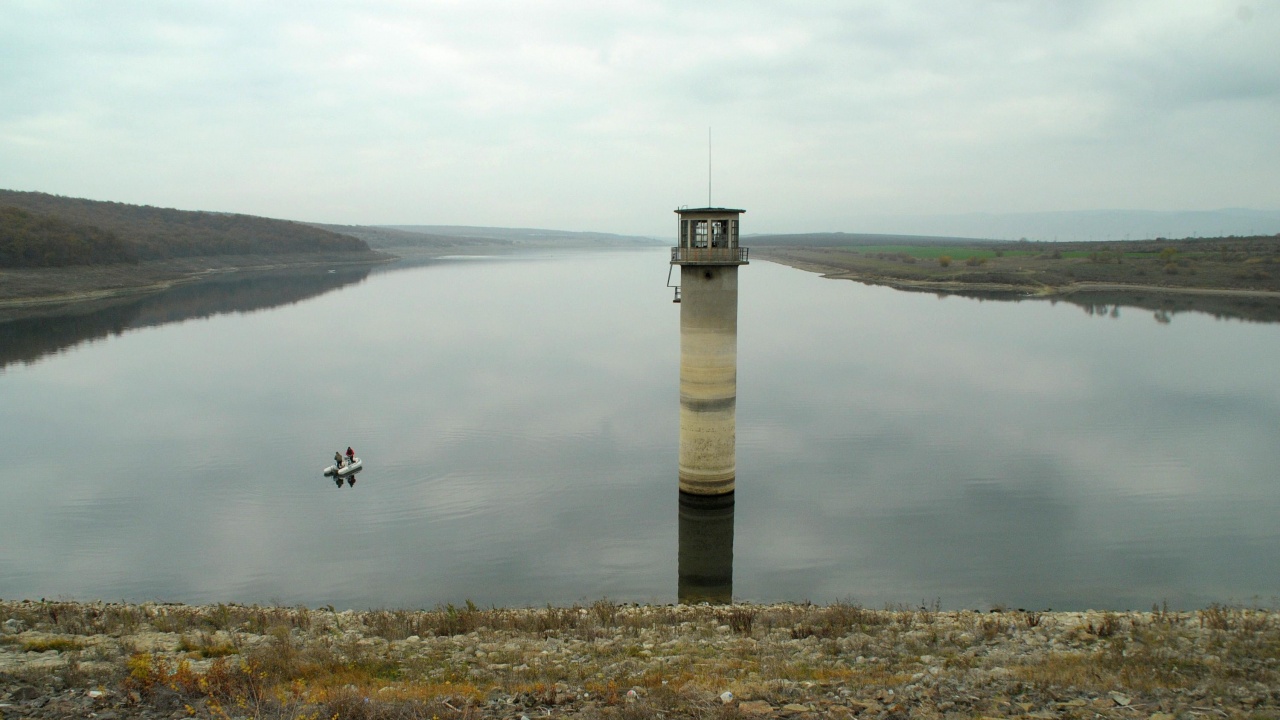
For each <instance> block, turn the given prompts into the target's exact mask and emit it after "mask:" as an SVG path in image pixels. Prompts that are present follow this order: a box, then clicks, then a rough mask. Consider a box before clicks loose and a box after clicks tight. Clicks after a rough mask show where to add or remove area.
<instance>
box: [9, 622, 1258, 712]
mask: <svg viewBox="0 0 1280 720" xmlns="http://www.w3.org/2000/svg"><path fill="white" fill-rule="evenodd" d="M1278 656H1280V613H1278V612H1277V611H1275V610H1266V609H1257V608H1243V607H1227V606H1211V607H1208V608H1205V609H1202V610H1198V611H1195V612H1176V611H1171V610H1168V609H1167V608H1166V609H1161V608H1153V609H1152V611H1151V612H1122V613H1112V612H1093V611H1089V612H1024V611H1012V610H1011V611H1004V612H987V613H980V612H975V611H956V612H952V611H941V610H938V609H936V608H917V609H906V608H902V609H892V610H870V609H866V608H862V607H859V606H857V605H853V604H849V603H836V604H833V605H825V606H824V605H812V604H777V605H730V606H710V605H697V606H635V605H627V604H618V603H614V602H610V601H608V600H601V601H597V602H595V603H591V604H585V605H577V606H573V607H567V608H556V607H548V608H541V609H489V610H484V609H480V608H477V607H475V606H473V605H470V604H468V605H466V606H463V607H454V606H445V607H438V608H436V609H434V610H425V611H408V610H371V611H345V612H338V611H334V610H332V609H325V610H312V609H307V608H302V607H298V608H288V607H260V606H240V605H216V606H203V607H197V606H186V605H166V604H136V605H131V604H113V603H72V602H45V601H40V602H34V601H0V718H3V720H15V719H17V718H70V717H82V718H88V717H92V718H98V720H119V719H121V718H154V719H157V720H159V719H162V718H166V719H167V718H186V717H199V718H242V717H243V718H248V717H269V718H299V719H301V718H308V719H312V720H315V719H319V718H440V719H443V718H515V719H519V718H529V719H530V720H532V719H533V718H538V717H566V718H686V717H687V718H703V717H714V718H814V717H831V718H858V719H859V720H909V719H913V718H921V719H937V720H944V719H946V720H950V719H953V718H979V717H990V718H1006V717H1007V718H1035V719H1037V720H1050V719H1056V718H1064V719H1083V718H1126V719H1129V718H1140V719H1142V720H1193V719H1195V718H1276V717H1280V664H1278V663H1280V661H1278V660H1277V657H1278Z"/></svg>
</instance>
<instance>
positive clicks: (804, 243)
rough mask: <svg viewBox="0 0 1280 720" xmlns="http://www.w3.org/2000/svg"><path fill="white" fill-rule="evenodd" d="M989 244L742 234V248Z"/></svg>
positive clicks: (902, 237)
mask: <svg viewBox="0 0 1280 720" xmlns="http://www.w3.org/2000/svg"><path fill="white" fill-rule="evenodd" d="M975 242H990V241H988V240H985V239H982V238H961V237H945V236H940V235H877V234H872V233H843V232H833V233H797V234H794V235H777V234H772V235H743V236H742V238H741V244H742V245H744V246H746V247H857V246H859V245H950V244H957V245H959V244H965V245H972V244H973V243H975Z"/></svg>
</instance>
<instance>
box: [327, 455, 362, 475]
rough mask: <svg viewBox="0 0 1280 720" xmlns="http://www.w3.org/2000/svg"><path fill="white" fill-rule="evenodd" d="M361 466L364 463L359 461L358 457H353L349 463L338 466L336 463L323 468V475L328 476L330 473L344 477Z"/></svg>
mask: <svg viewBox="0 0 1280 720" xmlns="http://www.w3.org/2000/svg"><path fill="white" fill-rule="evenodd" d="M362 467H364V463H362V462H360V458H354V459H353V460H352V461H351V462H350V463H349V464H347V465H343V466H342V467H338V466H337V465H330V466H329V467H327V468H325V469H324V474H325V477H329V476H332V475H337V476H338V477H346V476H348V475H350V474H351V473H353V472H358V471H359V470H360V468H362Z"/></svg>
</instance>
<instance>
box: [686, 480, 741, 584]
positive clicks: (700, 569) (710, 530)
mask: <svg viewBox="0 0 1280 720" xmlns="http://www.w3.org/2000/svg"><path fill="white" fill-rule="evenodd" d="M679 572H680V584H679V591H678V597H679V598H680V602H681V603H682V604H686V605H692V604H696V603H702V602H708V603H712V604H717V605H720V604H725V605H727V604H729V603H732V602H733V493H729V494H727V495H692V494H689V493H683V492H682V493H680V571H679Z"/></svg>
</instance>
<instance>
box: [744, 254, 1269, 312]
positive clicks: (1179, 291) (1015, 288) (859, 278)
mask: <svg viewBox="0 0 1280 720" xmlns="http://www.w3.org/2000/svg"><path fill="white" fill-rule="evenodd" d="M757 254H758V255H759V256H760V259H761V260H766V261H768V262H774V263H778V264H780V265H786V266H788V267H793V268H795V269H797V270H804V271H805V272H811V273H817V274H818V275H821V276H822V277H824V278H830V279H833V280H852V281H854V282H859V283H863V284H865V285H880V286H884V287H891V288H893V289H895V290H905V291H921V292H939V293H947V294H952V295H964V294H965V293H966V291H967V292H971V293H1006V294H1008V295H1010V296H1017V297H1025V298H1045V299H1052V298H1065V297H1069V296H1072V295H1085V294H1088V293H1091V292H1141V293H1153V294H1167V295H1202V296H1208V297H1237V298H1258V299H1268V300H1280V292H1275V291H1271V290H1244V289H1239V288H1212V287H1175V286H1168V285H1149V284H1147V285H1144V284H1130V283H1110V282H1106V283H1104V282H1089V281H1081V282H1072V283H1069V284H1066V285H1039V284H1037V285H1015V284H1012V283H980V282H973V283H968V282H958V281H954V280H926V279H914V278H900V277H893V276H890V275H878V274H875V273H870V272H864V271H860V270H856V269H852V268H847V267H842V266H839V265H832V264H824V263H819V262H814V261H811V260H803V259H799V258H792V257H788V256H787V255H786V254H785V252H770V251H769V250H765V251H763V252H758V253H757Z"/></svg>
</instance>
